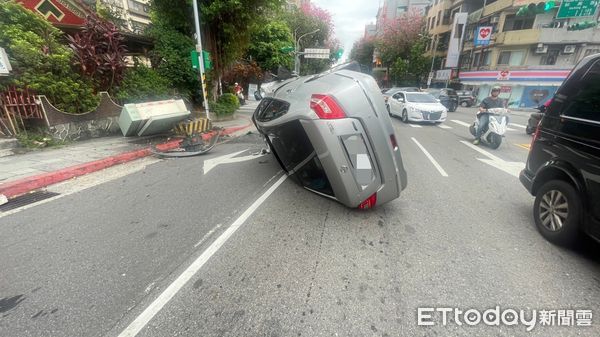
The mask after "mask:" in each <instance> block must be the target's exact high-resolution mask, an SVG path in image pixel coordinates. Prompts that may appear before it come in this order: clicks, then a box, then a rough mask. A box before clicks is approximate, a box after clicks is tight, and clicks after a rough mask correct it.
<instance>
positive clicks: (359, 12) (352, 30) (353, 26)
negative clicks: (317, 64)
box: [311, 0, 379, 61]
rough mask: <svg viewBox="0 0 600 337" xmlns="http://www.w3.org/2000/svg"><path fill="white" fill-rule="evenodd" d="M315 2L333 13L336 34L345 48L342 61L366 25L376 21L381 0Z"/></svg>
mask: <svg viewBox="0 0 600 337" xmlns="http://www.w3.org/2000/svg"><path fill="white" fill-rule="evenodd" d="M311 2H312V3H313V4H315V5H317V6H319V7H321V8H323V9H326V10H327V11H329V13H331V16H332V17H333V22H334V24H335V36H336V37H337V38H338V40H339V41H340V43H341V44H342V47H343V48H344V56H343V57H342V61H344V60H346V59H347V58H348V56H349V55H350V50H351V49H352V45H353V44H354V42H355V41H357V40H358V39H360V38H361V37H362V36H363V34H364V33H365V25H366V24H369V23H375V16H376V15H377V10H378V9H379V0H312V1H311Z"/></svg>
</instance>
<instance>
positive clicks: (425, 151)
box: [411, 137, 448, 177]
mask: <svg viewBox="0 0 600 337" xmlns="http://www.w3.org/2000/svg"><path fill="white" fill-rule="evenodd" d="M411 139H412V140H413V142H415V144H417V146H418V147H419V148H420V149H421V151H423V153H424V154H425V156H426V157H427V158H428V159H429V161H431V163H432V164H433V166H435V168H436V169H437V170H438V171H439V172H440V174H441V175H442V177H447V176H448V173H446V171H444V169H443V168H442V166H440V164H439V163H438V162H437V160H435V159H434V158H433V156H432V155H431V154H430V153H429V151H427V150H426V149H425V148H424V147H423V145H421V143H419V142H418V141H417V140H416V139H415V138H414V137H411Z"/></svg>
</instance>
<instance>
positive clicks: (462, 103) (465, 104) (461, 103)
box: [460, 101, 469, 108]
mask: <svg viewBox="0 0 600 337" xmlns="http://www.w3.org/2000/svg"><path fill="white" fill-rule="evenodd" d="M460 106H462V107H463V108H466V107H468V106H469V102H467V101H462V102H460Z"/></svg>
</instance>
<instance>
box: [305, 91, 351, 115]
mask: <svg viewBox="0 0 600 337" xmlns="http://www.w3.org/2000/svg"><path fill="white" fill-rule="evenodd" d="M310 108H311V109H312V110H313V111H314V112H315V113H316V114H317V116H319V118H321V119H338V118H346V113H345V112H344V109H342V107H341V106H340V105H339V104H338V102H337V101H336V100H335V98H333V97H332V96H329V95H322V94H313V95H312V96H311V97H310Z"/></svg>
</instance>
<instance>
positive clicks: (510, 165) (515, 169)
mask: <svg viewBox="0 0 600 337" xmlns="http://www.w3.org/2000/svg"><path fill="white" fill-rule="evenodd" d="M460 142H461V143H463V144H465V145H466V146H468V147H470V148H472V149H473V150H475V151H477V152H479V153H481V154H483V155H484V156H486V157H488V158H489V159H482V158H477V160H479V161H482V162H484V163H486V164H488V165H490V166H493V167H495V168H497V169H499V170H501V171H504V172H506V173H508V174H510V175H513V176H515V177H517V178H518V177H519V173H520V172H521V170H523V169H524V168H525V163H522V162H518V161H505V160H504V159H501V158H498V157H496V156H494V155H493V154H491V153H489V152H487V151H485V150H483V149H480V148H479V147H477V146H475V145H473V144H471V143H469V142H465V141H464V140H461V141H460Z"/></svg>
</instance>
